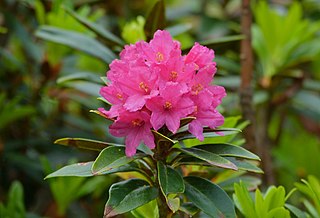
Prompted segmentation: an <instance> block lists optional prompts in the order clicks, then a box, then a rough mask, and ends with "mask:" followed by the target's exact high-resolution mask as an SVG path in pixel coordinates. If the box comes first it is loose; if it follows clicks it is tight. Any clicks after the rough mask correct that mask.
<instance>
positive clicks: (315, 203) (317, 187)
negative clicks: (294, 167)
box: [295, 175, 320, 217]
mask: <svg viewBox="0 0 320 218" xmlns="http://www.w3.org/2000/svg"><path fill="white" fill-rule="evenodd" d="M295 186H296V187H297V189H298V190H299V191H300V192H302V193H303V194H304V195H305V196H306V197H307V199H306V198H304V199H303V200H302V202H303V204H304V206H305V207H306V208H307V210H308V212H309V214H310V215H311V217H320V181H319V180H318V179H317V178H316V177H314V176H312V175H310V176H308V180H304V179H302V180H301V183H295Z"/></svg>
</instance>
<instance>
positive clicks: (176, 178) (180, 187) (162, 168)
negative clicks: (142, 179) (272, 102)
mask: <svg viewBox="0 0 320 218" xmlns="http://www.w3.org/2000/svg"><path fill="white" fill-rule="evenodd" d="M158 179H159V183H160V188H161V191H162V193H163V194H164V195H165V196H167V195H168V194H170V193H183V192H184V188H185V187H184V183H183V178H182V177H181V175H180V174H179V173H178V172H177V171H176V170H174V169H172V168H171V167H169V166H166V165H164V164H163V163H162V162H160V161H159V162H158Z"/></svg>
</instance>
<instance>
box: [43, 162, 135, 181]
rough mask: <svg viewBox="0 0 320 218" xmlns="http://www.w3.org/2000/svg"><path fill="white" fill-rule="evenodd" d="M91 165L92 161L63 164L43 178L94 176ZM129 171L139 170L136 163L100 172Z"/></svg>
mask: <svg viewBox="0 0 320 218" xmlns="http://www.w3.org/2000/svg"><path fill="white" fill-rule="evenodd" d="M92 165H93V161H90V162H86V163H76V164H71V165H68V166H64V167H62V168H61V169H59V170H57V171H55V172H53V173H51V174H49V175H48V176H46V178H45V179H49V178H53V177H62V176H63V177H64V176H76V177H89V176H95V174H93V173H92V171H91V168H92ZM131 171H138V172H139V171H140V169H139V168H138V166H137V165H136V164H132V163H130V164H126V165H124V166H121V167H118V168H116V169H112V170H109V171H106V172H104V173H102V174H103V175H106V174H112V173H120V172H131Z"/></svg>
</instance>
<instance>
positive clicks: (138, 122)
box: [131, 119, 144, 127]
mask: <svg viewBox="0 0 320 218" xmlns="http://www.w3.org/2000/svg"><path fill="white" fill-rule="evenodd" d="M131 123H132V125H133V126H134V127H136V126H142V125H143V124H144V121H143V120H140V119H134V120H132V121H131Z"/></svg>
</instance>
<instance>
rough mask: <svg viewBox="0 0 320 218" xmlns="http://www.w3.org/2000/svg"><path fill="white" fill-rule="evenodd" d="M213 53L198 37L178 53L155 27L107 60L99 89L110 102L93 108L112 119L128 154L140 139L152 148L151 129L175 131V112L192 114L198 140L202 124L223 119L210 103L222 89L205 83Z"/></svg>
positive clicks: (211, 68) (209, 76)
mask: <svg viewBox="0 0 320 218" xmlns="http://www.w3.org/2000/svg"><path fill="white" fill-rule="evenodd" d="M213 58H214V52H213V50H211V49H208V48H207V47H204V46H201V45H200V44H198V43H195V44H194V46H193V47H192V49H191V50H190V52H189V53H188V54H187V55H182V54H181V48H180V43H179V42H178V41H174V40H173V39H172V37H171V36H170V34H169V32H167V31H164V30H163V31H161V30H158V31H157V32H156V33H155V34H154V38H153V39H152V40H151V41H150V43H147V42H144V41H140V42H137V43H136V44H134V45H128V46H125V48H124V50H123V51H122V52H121V53H120V60H114V61H113V62H112V63H111V64H110V70H109V71H108V72H107V78H108V81H109V82H108V84H107V86H104V87H102V88H101V90H100V94H101V96H102V97H104V98H105V99H106V100H107V101H108V102H110V104H111V105H112V106H111V108H110V110H109V111H106V110H105V109H103V108H99V111H100V112H101V113H103V114H104V115H105V116H107V117H109V118H113V119H114V120H115V121H114V123H113V124H112V125H111V126H110V133H111V134H112V135H114V136H116V137H126V139H125V144H126V155H127V156H133V155H134V154H135V153H136V149H137V147H138V146H139V144H140V143H141V142H142V141H143V142H144V143H145V144H146V145H147V146H148V147H149V148H150V149H153V148H155V142H154V136H153V133H152V132H151V130H152V129H154V130H159V129H160V128H161V127H163V126H164V125H165V126H166V127H167V129H168V130H170V131H171V132H172V133H176V132H177V130H178V129H179V126H180V119H181V118H185V117H188V116H192V117H195V120H193V121H192V122H191V123H190V124H189V132H190V133H192V134H193V135H194V136H196V137H197V138H198V139H199V140H203V139H204V136H203V127H204V126H208V127H210V128H216V127H217V126H220V125H222V124H223V122H224V118H223V116H222V115H221V114H220V113H219V112H218V111H217V110H216V107H217V106H218V105H219V104H220V103H221V99H222V98H223V97H224V96H226V92H225V89H224V88H223V87H221V86H214V85H211V84H210V83H211V80H212V78H213V76H214V74H215V72H216V63H215V62H212V60H213Z"/></svg>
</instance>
